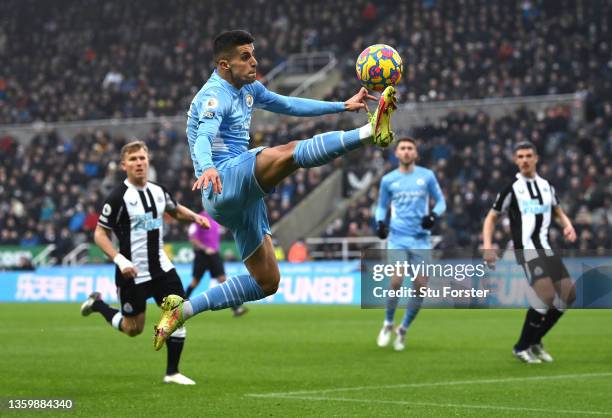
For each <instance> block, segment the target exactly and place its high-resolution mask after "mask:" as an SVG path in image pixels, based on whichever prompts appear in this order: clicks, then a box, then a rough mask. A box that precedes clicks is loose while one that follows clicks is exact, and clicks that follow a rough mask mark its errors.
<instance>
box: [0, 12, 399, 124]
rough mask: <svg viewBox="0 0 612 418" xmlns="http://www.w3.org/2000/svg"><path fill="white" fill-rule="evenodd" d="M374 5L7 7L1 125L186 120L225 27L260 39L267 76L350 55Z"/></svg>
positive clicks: (1, 41) (373, 19) (373, 17)
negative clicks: (327, 55) (302, 60)
mask: <svg viewBox="0 0 612 418" xmlns="http://www.w3.org/2000/svg"><path fill="white" fill-rule="evenodd" d="M383 3H384V2H383ZM387 3H388V2H387ZM367 6H368V1H367V0H338V1H334V2H323V1H315V2H295V1H291V0H282V1H275V2H268V3H264V2H261V1H257V2H247V1H244V0H224V1H219V0H215V1H206V2H205V1H200V2H192V1H186V0H181V1H173V2H167V1H163V0H153V1H144V0H135V1H130V2H98V1H91V0H89V1H85V2H81V1H67V2H63V3H62V7H57V5H55V4H52V3H49V2H44V1H37V0H25V1H21V0H8V1H3V2H2V3H0V16H2V19H3V20H2V21H3V24H2V26H1V28H0V57H10V60H8V59H2V63H3V65H2V70H1V71H0V124H6V123H27V122H32V121H46V122H50V121H71V120H82V119H100V118H111V117H112V118H128V117H142V116H160V115H183V114H185V112H186V109H187V108H188V106H189V102H190V101H191V99H192V97H193V95H194V94H195V92H197V91H198V90H199V89H200V87H201V86H202V84H203V83H204V82H205V81H206V79H207V78H208V76H209V74H210V71H211V68H212V39H213V38H214V36H215V35H216V34H217V33H219V32H221V31H222V30H227V29H231V28H245V29H248V30H250V31H251V32H252V33H253V35H254V36H255V37H256V38H257V44H256V45H257V51H256V52H257V58H258V60H259V76H260V77H261V76H263V75H265V74H266V73H267V72H268V71H270V70H271V69H272V68H273V67H274V66H275V65H276V64H278V63H280V62H282V61H283V60H284V59H285V58H286V57H287V55H289V54H291V53H296V52H308V51H313V50H332V51H336V52H339V51H347V50H349V49H350V46H351V43H352V41H353V40H354V39H355V38H356V37H357V36H358V35H359V33H360V32H361V31H362V29H363V28H364V27H365V28H368V27H373V25H375V24H376V23H377V21H378V20H380V19H381V17H382V16H383V15H382V14H380V13H379V14H377V13H376V8H375V7H374V8H373V7H372V6H370V7H367ZM237 10H241V11H242V13H236V11H237ZM32 28H37V30H33V29H32Z"/></svg>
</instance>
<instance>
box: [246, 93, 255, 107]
mask: <svg viewBox="0 0 612 418" xmlns="http://www.w3.org/2000/svg"><path fill="white" fill-rule="evenodd" d="M246 105H247V106H248V107H253V96H251V95H250V94H247V95H246Z"/></svg>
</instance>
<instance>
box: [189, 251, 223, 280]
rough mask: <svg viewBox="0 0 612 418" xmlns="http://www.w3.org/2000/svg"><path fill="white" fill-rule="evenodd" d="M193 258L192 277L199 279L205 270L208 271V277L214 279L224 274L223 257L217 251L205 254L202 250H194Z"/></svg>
mask: <svg viewBox="0 0 612 418" xmlns="http://www.w3.org/2000/svg"><path fill="white" fill-rule="evenodd" d="M194 254H195V257H194V259H193V271H192V274H193V277H195V278H196V279H197V280H200V279H201V278H202V276H204V273H206V270H209V271H210V277H212V278H213V279H216V278H217V277H219V276H225V268H224V267H223V259H222V258H221V256H220V255H219V253H214V254H206V253H205V252H204V251H194Z"/></svg>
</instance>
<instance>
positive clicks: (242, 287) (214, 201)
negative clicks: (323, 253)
mask: <svg viewBox="0 0 612 418" xmlns="http://www.w3.org/2000/svg"><path fill="white" fill-rule="evenodd" d="M253 41H254V39H253V37H252V36H251V35H250V34H249V33H248V32H245V31H242V30H233V31H227V32H223V33H221V34H220V35H218V36H217V37H216V38H215V40H214V44H213V54H214V59H215V62H216V70H215V72H214V73H213V75H212V76H211V77H210V79H209V80H208V81H207V82H206V84H205V85H204V87H202V89H201V90H200V91H199V92H198V93H197V94H196V96H195V98H194V99H193V101H192V103H191V106H190V108H189V112H188V118H187V138H188V140H189V149H190V152H191V158H192V160H193V165H194V168H195V174H196V177H197V178H198V179H197V181H196V182H195V183H194V185H193V190H196V189H201V190H202V201H203V205H204V209H205V210H206V212H208V213H209V214H210V215H211V216H212V217H213V219H214V220H215V221H217V222H219V223H220V224H221V225H223V226H225V227H226V228H228V229H230V231H231V232H232V234H233V235H234V238H235V240H236V245H237V246H238V249H239V251H240V254H241V257H242V260H243V262H244V264H245V266H246V268H247V270H248V272H249V274H245V275H240V276H235V277H232V278H230V279H229V280H227V281H225V282H224V283H222V284H220V285H219V286H216V287H214V288H212V289H208V290H206V291H205V292H204V293H202V294H200V295H197V296H195V297H193V298H192V299H190V300H183V299H182V298H180V297H179V296H176V295H170V296H168V297H166V299H165V301H164V302H163V303H162V309H163V311H164V312H163V313H162V317H161V319H160V321H159V323H158V325H157V326H156V327H155V337H154V347H155V349H156V350H159V349H160V348H161V347H162V346H163V344H164V342H165V340H166V338H167V337H168V336H169V335H170V334H172V332H173V331H174V329H176V328H178V327H180V326H181V325H182V324H183V323H184V321H186V320H187V319H189V318H190V317H192V316H193V315H196V314H198V313H200V312H204V311H207V310H218V309H225V308H228V307H232V306H237V305H240V304H241V303H244V302H248V301H252V300H258V299H262V298H264V297H266V296H269V295H272V294H274V293H275V292H276V290H277V289H278V283H279V281H280V272H279V269H278V264H277V262H276V258H275V256H274V247H273V245H272V239H271V238H270V233H271V232H270V226H269V225H268V217H267V213H266V206H265V203H264V200H263V198H264V196H266V195H267V194H268V193H271V192H272V191H273V190H274V187H275V186H276V185H277V184H279V183H280V182H281V181H282V180H283V179H285V178H286V177H288V176H289V175H291V174H292V173H294V172H295V171H296V170H297V169H299V168H302V167H304V168H308V167H317V166H321V165H324V164H326V163H328V162H330V161H332V160H333V159H335V158H337V157H339V156H341V155H343V154H345V153H347V152H349V151H351V150H355V149H357V148H360V147H362V146H364V145H366V144H375V145H379V146H383V147H385V146H388V145H389V144H390V143H391V142H392V141H393V132H392V131H391V125H390V123H391V113H392V112H393V110H394V109H395V107H396V104H395V90H394V89H393V87H387V89H385V91H384V92H383V93H382V95H381V97H380V99H379V102H378V107H377V109H376V112H375V113H374V114H373V115H372V116H371V117H370V123H368V124H367V125H365V126H362V127H361V128H359V129H354V130H352V131H346V132H340V131H338V132H328V133H324V134H321V135H316V136H314V137H313V138H310V139H306V140H304V141H291V142H289V143H287V144H285V145H280V146H276V147H271V148H266V147H258V148H254V149H251V150H249V149H248V147H249V127H250V123H251V113H252V111H253V109H254V108H256V107H258V108H263V109H266V110H269V111H272V112H275V113H283V114H288V115H295V116H316V115H324V114H329V113H338V112H344V111H358V110H361V109H367V106H366V100H367V99H370V100H374V99H375V97H373V96H370V95H369V94H368V92H367V90H366V89H364V88H362V89H361V90H360V91H359V92H358V93H357V94H356V95H355V96H353V97H351V98H350V99H348V100H347V101H346V102H336V103H331V102H323V101H318V100H310V99H300V98H294V97H285V96H281V95H278V94H275V93H272V92H270V91H268V90H267V89H266V88H265V87H264V86H263V85H262V84H261V83H260V82H258V81H256V69H257V60H256V59H255V55H254V49H255V47H254V45H253ZM209 186H210V187H209Z"/></svg>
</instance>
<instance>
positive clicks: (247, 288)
mask: <svg viewBox="0 0 612 418" xmlns="http://www.w3.org/2000/svg"><path fill="white" fill-rule="evenodd" d="M265 296H266V294H265V293H264V291H263V289H262V288H261V286H259V284H258V283H257V282H256V281H255V279H253V277H251V276H249V275H247V274H245V275H241V276H235V277H232V278H230V279H229V280H227V281H225V282H223V283H221V284H220V285H219V286H215V287H213V288H210V289H208V290H206V291H205V292H203V293H201V294H199V295H197V296H195V297H194V298H192V299H191V300H189V301H186V302H185V304H184V311H183V314H184V315H185V319H187V318H189V317H190V316H193V315H196V314H198V313H200V312H204V311H208V310H211V311H216V310H219V309H225V308H229V307H232V306H238V305H240V304H242V303H244V302H249V301H252V300H259V299H263V298H264V297H265Z"/></svg>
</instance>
